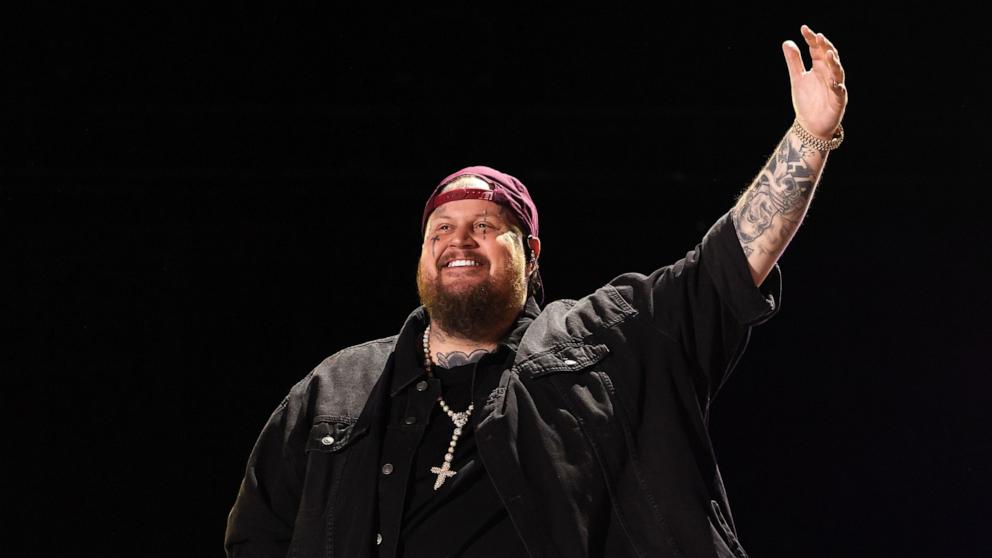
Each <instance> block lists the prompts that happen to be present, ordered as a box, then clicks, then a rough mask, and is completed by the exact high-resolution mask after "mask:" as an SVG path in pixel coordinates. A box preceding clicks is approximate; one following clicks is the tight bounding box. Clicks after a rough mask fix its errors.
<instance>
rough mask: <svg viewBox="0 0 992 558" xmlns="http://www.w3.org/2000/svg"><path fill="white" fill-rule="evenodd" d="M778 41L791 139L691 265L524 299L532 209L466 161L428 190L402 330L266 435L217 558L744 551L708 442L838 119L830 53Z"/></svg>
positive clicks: (839, 90)
mask: <svg viewBox="0 0 992 558" xmlns="http://www.w3.org/2000/svg"><path fill="white" fill-rule="evenodd" d="M802 33H803V36H804V38H805V39H806V42H807V44H808V45H809V49H810V55H811V57H812V60H813V68H812V70H811V71H805V69H804V67H803V64H802V58H801V55H800V53H799V50H798V48H797V47H796V45H795V44H794V43H792V42H791V41H787V42H786V43H785V44H784V45H783V49H784V52H785V57H786V62H787V64H788V67H789V73H790V80H791V82H792V99H793V106H794V109H795V112H796V119H795V122H794V123H793V126H792V127H791V129H790V130H789V132H788V133H787V134H786V136H785V137H784V138H783V140H782V142H781V143H780V145H779V146H778V148H777V149H776V151H775V153H774V154H773V156H772V157H771V159H770V160H769V161H768V163H767V165H766V166H765V168H764V169H763V170H762V171H761V173H760V174H759V175H758V177H757V178H756V179H755V180H754V182H753V184H752V185H751V186H750V188H749V189H748V190H747V191H745V192H744V194H743V195H742V196H741V197H740V198H739V200H738V202H737V204H736V205H735V207H733V208H732V209H731V210H730V211H729V212H728V213H727V214H725V215H723V216H722V217H720V218H719V219H718V220H717V221H716V223H715V224H714V225H713V227H712V228H711V229H710V230H709V232H708V233H707V234H706V235H705V236H704V237H703V239H702V241H701V242H700V243H699V244H698V245H697V246H696V247H695V249H694V250H692V251H690V252H688V253H687V254H686V257H685V258H683V259H681V260H679V261H678V262H676V263H674V264H672V265H669V266H665V267H661V268H659V269H657V270H655V271H654V272H652V273H650V274H649V275H642V274H639V273H626V274H623V275H620V276H618V277H617V278H615V279H613V280H612V281H610V282H609V283H608V284H606V285H605V286H603V287H602V288H600V289H597V290H596V291H595V292H594V293H592V294H590V295H588V296H586V297H583V298H582V299H580V300H578V301H574V300H560V301H555V302H553V303H551V304H549V305H547V306H546V307H545V308H543V309H542V308H541V307H540V305H539V303H538V298H542V299H543V288H542V285H541V280H540V276H539V272H538V259H539V257H540V255H541V242H540V239H539V229H538V212H537V207H536V205H535V204H534V202H533V200H532V198H531V196H530V193H529V191H528V190H527V188H526V187H525V186H524V185H523V183H521V182H520V181H519V180H517V179H516V178H514V177H512V176H510V175H508V174H505V173H502V172H500V171H497V170H495V169H492V168H489V167H483V166H476V167H468V168H465V169H462V170H460V171H458V172H456V173H454V174H452V175H450V176H448V177H446V178H445V179H443V180H442V181H441V182H440V184H439V185H438V186H437V187H436V188H435V190H434V192H433V193H432V194H431V196H430V197H429V198H428V200H427V203H426V205H425V208H424V212H423V218H422V230H421V233H422V238H423V244H422V247H421V254H420V261H419V264H418V267H417V288H418V292H419V294H420V300H421V302H422V305H421V306H420V307H419V308H417V309H416V310H414V312H413V313H411V314H410V316H409V317H408V318H407V320H406V322H405V323H404V324H403V326H402V328H401V329H400V332H399V334H397V335H394V336H391V337H387V338H384V339H378V340H375V341H369V342H367V343H363V344H361V345H356V346H354V347H349V348H347V349H344V350H342V351H339V352H337V353H335V354H334V355H332V356H330V357H328V358H327V359H326V360H325V361H324V362H322V363H321V364H320V365H319V366H318V367H317V368H316V369H314V370H313V371H312V372H311V373H310V375H308V376H307V377H306V378H304V379H303V380H302V381H300V382H299V383H298V384H297V385H296V386H294V387H293V389H292V390H291V391H290V393H289V395H288V396H287V397H286V399H285V400H284V401H283V403H282V404H281V405H280V406H279V407H278V408H277V409H276V411H275V412H274V413H273V414H272V416H271V417H270V419H269V421H268V423H267V424H266V426H265V428H264V429H263V431H262V433H261V436H260V437H259V440H258V442H257V444H256V445H255V448H254V450H253V451H252V455H251V456H250V458H249V463H248V468H247V471H246V475H245V479H244V481H243V482H242V486H241V490H240V492H239V494H238V498H237V501H236V502H235V505H234V508H233V509H232V510H231V514H230V516H229V518H228V529H227V536H226V541H225V543H226V545H225V547H226V550H227V552H228V555H229V556H286V555H290V556H347V557H365V556H373V555H377V556H389V557H395V556H405V557H417V556H425V557H426V556H432V557H434V556H459V557H477V556H531V557H538V556H540V557H557V556H562V557H569V558H571V557H578V556H659V557H665V556H691V557H696V556H700V557H702V556H705V557H732V556H736V557H744V556H746V554H745V552H744V549H743V547H742V545H741V543H740V539H739V537H738V534H737V531H736V529H735V527H734V523H733V520H732V518H731V514H730V507H729V504H728V502H727V496H726V493H725V491H724V487H723V483H722V481H721V479H720V473H719V469H718V467H717V464H716V460H715V457H714V453H713V450H712V447H711V444H710V439H709V436H708V434H707V431H706V425H707V419H708V413H709V407H710V403H711V401H712V400H713V398H714V396H715V395H716V393H717V391H718V390H719V388H720V386H721V385H722V384H723V382H724V381H725V380H726V379H727V376H728V375H729V374H730V372H731V371H732V369H733V368H734V366H735V364H736V363H737V361H738V360H739V358H740V356H741V354H742V353H743V351H744V347H745V345H746V343H747V340H748V338H749V335H750V332H751V328H752V327H754V326H756V325H758V324H760V323H762V322H764V321H766V320H767V319H769V318H770V317H771V316H772V315H773V314H774V313H775V312H776V311H777V310H778V301H779V300H780V297H781V294H780V292H781V278H780V272H779V269H778V265H777V263H776V261H777V260H778V258H779V256H781V254H782V252H783V250H784V249H785V247H786V245H787V244H788V243H789V241H790V240H791V238H792V237H793V235H794V234H795V232H796V229H797V228H798V226H799V223H800V222H801V221H802V219H803V217H804V215H805V213H806V210H807V208H808V206H809V202H810V200H811V199H812V195H813V192H814V190H815V188H816V184H817V182H818V181H819V177H820V174H821V172H822V168H823V165H824V163H825V161H826V158H827V154H828V152H829V151H830V150H832V149H834V148H836V147H837V146H838V145H839V144H840V141H841V139H842V138H843V129H842V128H841V126H840V121H841V119H842V116H843V113H844V109H845V107H846V104H847V91H846V88H845V87H844V84H843V82H844V72H843V69H842V68H841V65H840V60H839V58H838V56H837V54H836V49H835V48H834V47H833V45H832V44H830V42H829V41H828V40H827V39H826V37H824V36H823V35H822V34H815V33H813V32H812V31H811V30H810V29H809V28H808V27H806V26H803V27H802Z"/></svg>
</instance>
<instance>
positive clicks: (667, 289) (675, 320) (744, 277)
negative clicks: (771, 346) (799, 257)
mask: <svg viewBox="0 0 992 558" xmlns="http://www.w3.org/2000/svg"><path fill="white" fill-rule="evenodd" d="M610 284H612V285H613V286H614V287H616V288H617V289H618V290H619V291H620V293H621V295H623V296H624V298H626V299H627V300H628V302H630V304H631V305H632V306H633V307H634V308H636V309H637V310H638V312H639V313H640V314H641V315H642V316H643V317H644V318H645V319H646V320H648V321H649V322H650V323H651V324H652V326H653V328H654V329H656V330H657V332H658V333H660V334H662V335H665V336H667V337H669V338H670V339H672V340H674V341H675V342H677V343H678V344H679V345H680V346H681V347H682V350H683V352H684V353H685V355H686V357H687V360H688V362H689V363H690V366H692V367H693V368H694V369H693V370H690V371H689V373H690V374H691V375H692V379H693V381H694V383H695V384H696V386H697V390H698V391H699V394H698V395H700V397H701V399H702V398H703V397H704V396H705V401H702V403H703V408H706V405H708V402H709V399H712V397H714V396H715V395H716V392H717V391H718V390H719V389H720V386H721V385H722V384H723V382H724V381H725V380H726V379H727V377H728V376H729V374H730V372H731V371H732V370H733V368H734V365H735V364H736V361H737V359H738V358H739V357H740V355H741V353H742V352H743V351H744V347H745V345H746V344H747V340H748V336H749V334H750V329H751V327H752V326H755V325H758V324H761V323H763V322H765V321H766V320H768V319H769V318H771V317H772V315H774V314H775V313H776V312H777V311H778V308H779V306H780V305H781V288H782V279H781V270H780V269H779V267H778V264H776V265H775V267H774V269H772V272H771V273H770V274H769V275H768V278H767V279H765V281H764V282H763V283H762V285H761V288H758V287H756V286H755V285H754V280H753V279H752V277H751V272H750V269H749V268H748V263H747V258H746V256H745V255H744V250H743V248H742V247H741V245H740V241H739V240H738V238H737V233H736V231H735V229H734V224H733V221H732V220H731V218H730V212H729V211H728V212H727V213H726V214H724V215H723V216H722V217H720V218H719V219H718V220H717V221H716V223H715V224H714V225H713V226H712V227H711V228H710V230H709V232H707V233H706V235H705V236H704V237H703V240H702V242H700V243H699V244H697V245H696V247H695V248H694V249H693V250H691V251H689V252H688V253H687V254H686V255H685V257H684V258H682V259H681V260H679V261H677V262H675V263H674V264H672V265H668V266H665V267H662V268H660V269H657V270H655V271H654V272H653V273H651V274H650V275H643V274H640V273H626V274H623V275H620V276H619V277H617V278H616V279H614V280H613V281H611V282H610Z"/></svg>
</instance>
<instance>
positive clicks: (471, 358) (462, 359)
mask: <svg viewBox="0 0 992 558" xmlns="http://www.w3.org/2000/svg"><path fill="white" fill-rule="evenodd" d="M488 354H489V351H487V350H485V349H476V350H474V351H472V352H471V353H469V354H465V353H463V352H461V351H452V352H450V353H435V355H434V356H435V357H436V360H437V363H438V364H439V365H441V366H443V367H445V368H454V367H456V366H462V365H465V364H470V363H473V362H476V361H477V360H479V359H481V358H482V357H484V356H486V355H488Z"/></svg>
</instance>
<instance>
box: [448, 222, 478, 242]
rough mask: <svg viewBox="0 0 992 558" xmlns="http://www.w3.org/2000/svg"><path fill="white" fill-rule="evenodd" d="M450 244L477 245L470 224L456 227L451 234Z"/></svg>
mask: <svg viewBox="0 0 992 558" xmlns="http://www.w3.org/2000/svg"><path fill="white" fill-rule="evenodd" d="M451 245H452V246H478V242H476V241H475V236H473V235H472V225H468V226H464V227H458V229H457V230H455V234H453V235H451Z"/></svg>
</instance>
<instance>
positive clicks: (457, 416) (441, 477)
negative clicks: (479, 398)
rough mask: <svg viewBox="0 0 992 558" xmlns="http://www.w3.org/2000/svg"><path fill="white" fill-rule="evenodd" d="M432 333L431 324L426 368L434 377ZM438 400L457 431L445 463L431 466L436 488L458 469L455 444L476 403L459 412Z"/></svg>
mask: <svg viewBox="0 0 992 558" xmlns="http://www.w3.org/2000/svg"><path fill="white" fill-rule="evenodd" d="M430 335H431V326H430V324H428V325H427V328H426V329H425V330H424V368H426V369H427V375H428V376H429V377H431V378H433V377H434V373H433V372H432V371H431V368H432V363H431V346H430ZM437 400H438V401H440V402H441V409H442V410H443V411H444V412H445V414H447V415H448V417H450V418H451V422H453V423H455V431H454V432H453V433H452V434H451V443H449V444H448V453H446V454H444V463H442V464H441V466H440V467H431V473H434V474H435V475H437V480H436V481H434V490H437V489H439V488H441V485H442V484H444V481H445V480H446V479H447V478H448V477H453V476H455V474H457V473H458V471H455V470H454V469H452V468H451V461H452V460H453V459H454V458H455V446H456V445H457V444H458V438H459V436H461V435H462V427H463V426H465V425H466V424H468V418H469V417H470V416H471V415H472V409H474V408H475V404H474V403H469V405H468V409H466V410H464V411H462V412H460V413H458V412H455V411H453V410H451V407H449V406H448V404H447V403H445V401H444V398H443V397H441V396H440V395H438V397H437Z"/></svg>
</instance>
